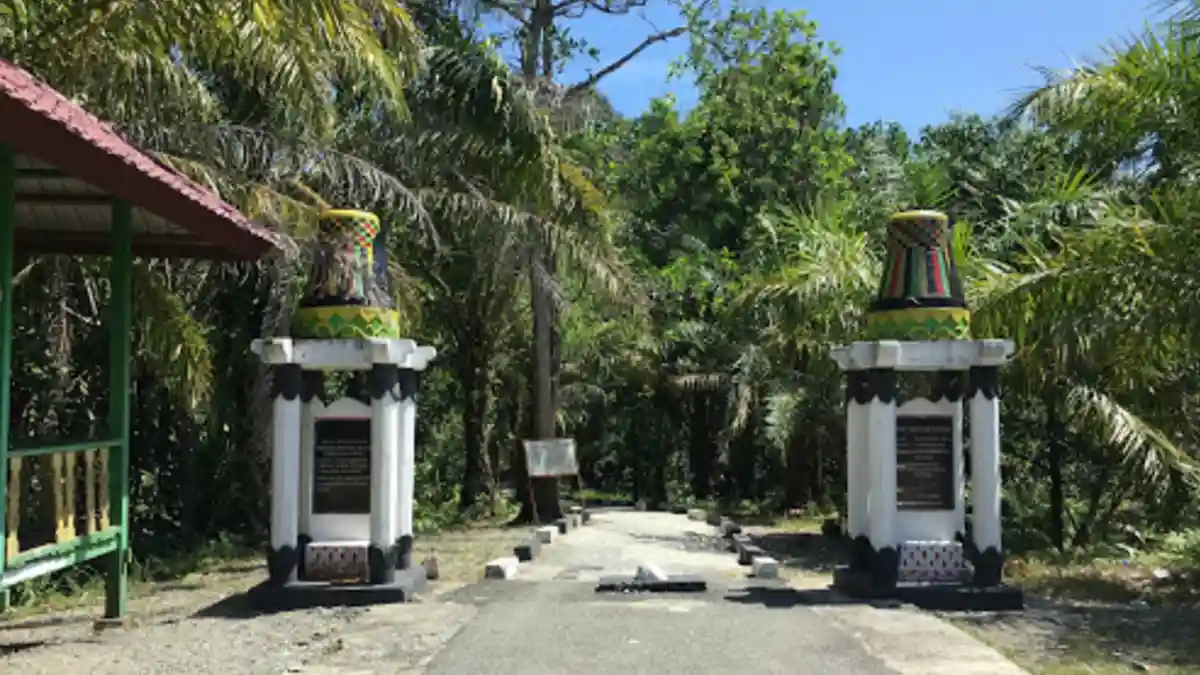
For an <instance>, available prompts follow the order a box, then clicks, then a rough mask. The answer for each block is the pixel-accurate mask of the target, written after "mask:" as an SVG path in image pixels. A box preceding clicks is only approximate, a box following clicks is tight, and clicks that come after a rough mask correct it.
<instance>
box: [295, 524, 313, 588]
mask: <svg viewBox="0 0 1200 675" xmlns="http://www.w3.org/2000/svg"><path fill="white" fill-rule="evenodd" d="M311 543H312V537H310V536H308V535H307V534H302V535H300V536H299V537H297V538H296V575H297V577H298V578H300V579H303V578H304V575H305V570H304V557H305V556H304V553H305V550H306V549H307V548H308V545H309V544H311Z"/></svg>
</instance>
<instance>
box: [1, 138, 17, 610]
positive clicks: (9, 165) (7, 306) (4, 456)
mask: <svg viewBox="0 0 1200 675" xmlns="http://www.w3.org/2000/svg"><path fill="white" fill-rule="evenodd" d="M16 205H17V167H16V153H14V152H13V149H12V148H10V147H9V146H7V145H5V144H3V143H0V534H6V533H7V529H6V528H7V523H8V519H7V517H6V516H7V514H6V513H5V509H6V507H7V506H8V416H9V412H10V410H9V408H10V405H9V401H10V399H9V394H10V390H11V387H12V321H13V303H12V294H13V249H14V248H16V242H15V241H14V239H15V236H14V234H15V230H16V228H17V223H16V220H17V217H16V216H17V212H16ZM3 548H4V538H3V537H0V575H3V574H4V562H5V561H4V557H5V552H4V551H3ZM7 609H8V590H4V591H0V612H3V611H6V610H7Z"/></svg>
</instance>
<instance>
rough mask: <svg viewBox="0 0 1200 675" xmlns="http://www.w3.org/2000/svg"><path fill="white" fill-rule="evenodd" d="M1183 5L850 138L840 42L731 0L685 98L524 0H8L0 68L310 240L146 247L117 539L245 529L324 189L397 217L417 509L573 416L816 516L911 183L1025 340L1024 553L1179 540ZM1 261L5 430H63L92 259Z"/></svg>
mask: <svg viewBox="0 0 1200 675" xmlns="http://www.w3.org/2000/svg"><path fill="white" fill-rule="evenodd" d="M1176 4H1177V5H1178V7H1177V9H1178V10H1179V13H1178V15H1177V16H1176V17H1175V18H1174V19H1173V20H1172V21H1171V22H1169V23H1168V24H1166V25H1164V26H1162V27H1160V28H1158V29H1156V30H1155V31H1154V32H1153V33H1150V34H1147V35H1145V36H1144V37H1142V38H1141V39H1139V40H1137V41H1134V42H1131V43H1129V44H1127V45H1125V46H1124V47H1122V48H1120V49H1117V50H1114V51H1113V52H1111V53H1110V54H1109V55H1108V57H1107V58H1106V59H1105V60H1104V61H1102V62H1099V63H1096V64H1094V65H1092V66H1089V67H1086V68H1081V69H1079V70H1076V71H1073V72H1069V73H1062V74H1048V75H1047V83H1046V86H1045V87H1044V88H1042V89H1040V90H1038V91H1036V92H1034V93H1032V94H1030V95H1029V96H1028V97H1027V98H1025V99H1023V100H1020V101H1016V102H1014V105H1013V108H1012V111H1011V113H1010V114H1008V115H1005V116H1001V117H997V118H982V117H979V116H975V115H962V116H955V117H953V118H952V119H949V120H947V121H946V122H944V123H942V124H938V125H933V126H930V127H927V128H925V129H923V130H922V131H921V134H920V137H919V138H911V137H909V136H908V135H907V134H906V133H905V131H904V130H903V129H901V128H899V127H898V126H896V125H894V124H889V123H886V122H880V123H876V124H871V125H866V126H863V127H860V128H847V127H846V125H845V124H844V123H843V112H844V104H843V102H842V101H841V99H840V98H839V96H838V95H837V94H836V93H835V91H834V82H835V79H836V69H835V64H836V49H835V47H834V46H833V45H831V44H829V43H827V42H824V41H822V40H821V38H820V37H819V34H818V27H817V26H816V25H815V24H814V23H812V22H811V21H809V20H807V19H806V18H805V17H804V16H803V15H802V14H799V13H787V12H767V11H762V10H757V9H750V8H745V7H734V8H733V9H729V8H724V9H717V8H715V7H713V6H696V7H689V8H686V10H685V18H686V26H684V28H685V29H686V30H678V31H668V32H669V33H670V35H665V34H664V36H665V37H674V36H678V37H675V38H674V39H679V40H688V41H689V44H690V49H688V50H687V51H686V56H685V57H684V58H683V59H682V60H681V62H680V63H678V64H677V69H676V75H677V76H678V77H680V78H685V79H690V80H693V81H694V82H695V84H696V86H697V88H698V91H699V101H698V102H697V104H696V106H695V107H694V108H692V109H691V110H688V111H680V110H678V109H677V108H676V107H675V104H674V102H673V101H672V100H670V99H662V100H656V101H653V102H652V104H651V105H650V108H649V110H648V112H646V113H645V114H643V115H641V116H639V117H636V118H632V119H630V118H623V117H621V116H619V115H617V114H615V113H614V112H613V111H612V109H611V107H610V106H608V105H607V104H606V102H605V101H603V99H602V97H600V96H598V95H596V94H594V93H593V92H592V90H591V85H592V84H594V82H593V81H589V82H586V83H582V84H583V85H584V86H574V87H572V86H563V85H560V84H557V83H555V82H554V81H553V78H554V77H555V75H556V73H558V72H559V71H560V69H559V68H558V65H560V64H561V63H562V61H563V60H565V59H569V58H574V57H576V56H577V55H578V54H579V53H580V52H582V51H585V50H586V49H587V46H586V45H583V44H580V43H578V42H577V41H575V40H573V39H571V38H570V36H569V33H568V32H567V31H566V30H565V29H564V28H563V27H561V26H560V25H559V23H561V21H562V20H563V19H562V17H560V16H557V15H555V14H554V13H553V11H551V9H552V8H551V6H550V5H549V4H548V3H543V2H540V0H539V1H536V2H535V1H534V0H530V1H529V2H528V3H527V4H523V3H505V5H504V6H503V7H504V9H505V11H506V12H507V13H508V16H509V18H511V19H512V22H513V23H512V25H513V26H514V30H513V31H512V33H511V35H507V36H505V37H504V39H502V40H499V41H497V40H490V39H488V38H487V36H485V35H483V34H482V33H480V32H478V29H476V28H472V26H473V25H474V22H473V20H472V18H473V17H472V15H471V14H470V13H469V12H468V11H467V10H468V9H471V10H472V11H483V10H487V9H488V8H489V5H488V4H487V3H475V4H471V5H461V6H460V5H459V4H458V3H456V2H454V0H449V1H448V2H444V3H441V4H439V3H429V4H422V5H419V6H414V7H413V8H412V9H411V10H405V9H402V8H401V6H400V5H397V4H395V3H391V2H384V1H381V0H255V1H254V2H233V1H232V0H158V1H157V2H155V3H153V6H152V8H151V6H150V4H149V3H143V2H98V3H92V2H80V1H78V0H37V1H32V0H26V1H25V2H21V1H20V0H18V1H17V2H12V1H11V0H10V1H9V2H5V3H0V57H2V58H5V59H8V60H11V61H14V62H16V63H18V64H20V65H22V66H23V67H25V68H27V69H29V70H30V71H32V72H34V73H35V74H37V75H39V76H40V77H42V78H44V79H46V80H47V81H49V82H50V83H51V84H52V85H54V86H56V87H58V88H60V89H61V90H63V91H64V92H66V93H68V94H69V95H71V96H73V97H75V98H77V99H79V100H80V101H82V102H84V103H85V104H86V105H87V106H88V107H89V108H90V109H91V110H93V111H94V112H95V113H97V114H98V115H100V116H102V117H105V118H107V119H109V120H111V121H112V122H113V123H114V124H115V125H117V126H118V127H119V128H120V129H122V130H123V131H124V132H125V133H126V134H128V135H129V136H130V137H131V138H132V139H134V140H135V141H136V142H137V143H139V144H140V145H141V146H142V147H144V148H146V149H147V150H149V151H152V152H153V153H154V154H155V155H156V156H157V157H158V158H159V159H160V160H161V161H163V162H165V163H168V164H170V165H172V166H175V167H177V168H178V169H180V170H182V171H184V172H186V173H188V174H190V175H192V176H194V177H196V178H198V179H200V180H202V181H204V182H205V183H207V184H209V185H211V186H212V187H214V189H217V190H219V191H220V192H221V194H222V195H223V196H225V197H226V198H227V199H228V200H230V201H231V202H234V203H236V204H239V205H240V206H241V207H242V208H243V209H244V210H245V211H246V212H247V213H249V214H250V215H252V216H254V217H256V218H260V219H263V220H264V221H266V222H269V223H271V224H272V225H273V226H274V227H275V228H277V229H279V230H280V231H282V232H286V233H288V234H289V235H291V236H292V238H293V240H294V241H295V242H296V243H297V246H296V247H295V248H294V249H293V250H289V251H284V252H282V253H280V254H279V255H278V256H276V257H275V258H274V259H272V260H268V261H264V262H262V263H259V264H255V265H240V266H238V265H226V264H208V263H194V262H168V261H150V260H144V261H141V262H140V263H139V276H138V279H137V284H136V295H137V303H138V316H137V319H138V320H137V330H136V356H137V362H136V369H135V377H136V394H135V402H134V408H133V410H134V434H135V442H134V448H133V463H134V471H135V477H134V481H133V484H134V488H135V492H136V494H135V509H134V513H135V518H136V523H135V528H136V530H135V535H134V536H135V549H136V550H138V551H139V552H142V553H149V554H154V553H158V552H163V551H167V550H178V549H179V548H180V547H181V546H187V545H194V544H197V543H200V542H203V541H206V540H209V539H212V538H214V537H217V536H221V535H237V536H243V537H247V538H249V539H252V540H253V539H254V538H256V537H261V535H262V532H263V531H264V529H265V524H266V522H267V517H266V504H267V488H268V486H269V479H268V476H269V470H268V467H267V464H266V448H265V445H264V442H265V436H264V432H265V427H264V420H265V417H264V414H263V413H264V412H265V411H266V400H265V392H266V388H265V379H264V374H263V372H262V370H261V369H260V368H259V366H258V364H256V363H255V360H254V358H253V357H252V356H251V355H250V353H249V344H250V341H251V340H252V339H253V338H255V337H257V336H260V335H268V334H278V333H280V332H281V331H283V330H285V329H286V326H287V324H288V313H289V311H290V308H291V307H292V305H293V303H294V301H295V299H296V295H297V290H298V288H299V284H298V283H297V279H296V271H297V270H299V269H301V266H300V263H299V259H300V258H302V257H303V254H304V250H305V246H304V244H305V242H306V241H307V239H308V235H309V234H310V233H311V226H312V224H313V222H314V221H315V214H316V213H317V211H318V210H319V209H320V208H322V207H323V206H325V205H333V206H338V207H357V208H363V209H370V210H373V211H375V212H377V213H379V214H380V215H381V216H382V217H383V218H384V219H385V220H386V221H387V222H388V223H389V226H390V234H389V237H388V247H389V249H388V257H389V260H390V262H391V265H392V268H393V272H394V285H395V292H396V295H397V302H398V303H399V306H400V307H402V308H403V311H404V319H405V322H406V328H407V330H408V331H409V332H410V334H411V335H412V336H414V337H416V338H418V339H419V340H421V341H422V342H425V343H431V344H433V345H435V346H437V347H438V349H439V351H440V356H439V357H438V360H437V362H436V364H435V367H434V368H433V369H432V370H431V371H430V372H429V373H428V374H427V375H426V377H425V378H424V380H423V383H422V394H421V412H420V429H419V432H418V434H419V435H418V443H419V454H420V456H419V469H418V471H419V474H418V476H417V489H418V519H419V523H418V525H419V527H421V528H424V529H431V528H437V527H443V526H446V525H449V524H452V523H454V522H457V521H459V520H460V519H462V518H464V517H475V516H479V515H482V514H484V513H486V512H487V511H489V510H495V509H496V508H497V505H498V503H499V502H500V501H501V495H502V494H503V490H504V488H506V487H508V486H511V485H515V486H516V487H518V488H520V487H521V485H523V481H522V480H520V470H521V467H520V464H519V463H514V462H513V461H512V458H513V457H514V456H516V455H515V453H516V452H518V449H519V447H520V445H519V439H521V438H526V437H530V436H536V437H542V436H548V435H551V433H553V431H554V428H553V427H554V426H555V424H556V426H557V431H558V433H561V434H563V435H570V436H573V437H575V438H576V439H578V442H579V447H580V451H581V459H582V462H583V472H584V473H583V480H584V482H585V483H586V484H587V485H588V486H589V487H591V488H593V489H595V490H600V491H604V492H608V493H620V494H623V495H627V496H628V497H630V498H641V499H646V500H649V501H652V502H662V503H667V502H670V503H683V502H710V501H712V502H720V503H723V504H726V505H728V506H731V507H737V508H754V509H760V510H764V511H771V512H782V511H783V510H784V509H785V508H808V509H811V510H814V511H821V512H824V511H828V510H830V509H833V508H836V504H837V503H838V502H839V500H840V498H841V493H842V490H843V486H844V482H845V481H844V453H843V447H844V446H843V434H844V421H843V411H842V397H843V393H842V392H843V384H842V381H841V378H840V377H839V374H838V372H837V369H836V366H835V364H834V363H833V362H832V360H830V358H829V355H828V354H829V348H830V346H831V345H834V344H838V343H841V342H844V341H846V340H850V339H853V338H854V337H855V336H856V334H857V333H858V331H859V330H860V328H861V324H862V316H863V310H864V307H865V306H866V304H867V303H868V302H869V300H870V298H871V296H872V294H873V292H874V290H875V284H876V283H877V280H878V269H877V268H878V264H879V262H878V256H879V242H880V232H881V228H882V226H883V224H884V223H885V222H886V217H887V214H888V213H889V212H891V211H892V210H894V209H897V208H901V207H906V206H923V207H938V208H943V209H945V210H947V211H950V212H951V213H953V214H954V216H955V217H956V219H957V221H958V223H959V225H958V229H959V231H960V232H961V233H962V234H963V235H969V236H963V237H960V241H959V244H960V246H959V248H960V251H959V253H960V256H961V258H962V268H963V269H964V274H965V277H966V280H967V282H968V283H967V286H968V293H969V300H970V302H971V305H972V308H973V310H974V327H973V330H974V331H975V333H976V334H977V335H979V336H996V337H1008V338H1012V339H1014V340H1015V341H1016V342H1017V344H1018V347H1019V353H1018V356H1017V358H1016V360H1015V362H1014V363H1013V364H1012V365H1011V366H1010V367H1008V368H1007V370H1006V371H1005V373H1004V382H1003V384H1004V387H1005V391H1006V398H1005V402H1004V425H1005V427H1004V429H1005V444H1004V452H1005V455H1004V471H1005V475H1006V484H1005V497H1006V509H1005V517H1006V527H1007V530H1006V532H1007V537H1008V541H1009V543H1010V546H1012V547H1014V548H1016V549H1018V550H1039V549H1059V550H1063V551H1068V550H1089V549H1090V548H1092V547H1095V546H1099V545H1112V544H1125V545H1132V546H1141V545H1144V544H1146V543H1147V542H1148V541H1154V540H1162V539H1164V538H1169V539H1170V540H1171V541H1173V542H1175V543H1176V545H1177V547H1179V548H1180V550H1186V549H1187V547H1188V546H1191V550H1192V551H1197V550H1200V538H1198V537H1195V536H1190V535H1188V534H1187V532H1189V531H1191V530H1190V529H1189V528H1192V527H1194V526H1196V525H1197V523H1200V507H1198V504H1200V501H1198V500H1197V499H1196V496H1197V495H1196V482H1195V478H1196V476H1197V474H1196V469H1197V460H1198V458H1200V451H1198V450H1197V448H1198V442H1200V440H1198V437H1197V434H1198V432H1200V395H1198V394H1197V391H1198V389H1200V370H1198V369H1197V367H1196V365H1195V364H1196V363H1197V356H1198V355H1200V323H1197V321H1198V319H1197V317H1200V269H1198V268H1197V266H1196V264H1195V260H1197V259H1198V258H1200V234H1197V229H1196V228H1194V227H1192V223H1191V218H1192V217H1194V214H1195V213H1196V212H1197V207H1200V181H1198V180H1197V175H1198V174H1197V171H1200V131H1197V129H1196V125H1195V119H1196V118H1197V115H1198V114H1200V84H1197V83H1200V45H1198V44H1197V41H1196V36H1197V32H1196V31H1197V27H1200V9H1195V8H1194V7H1200V5H1195V6H1194V5H1193V4H1192V3H1190V2H1180V3H1176ZM564 6H565V5H564ZM583 8H584V6H583V5H580V9H581V11H582V9H583ZM547 12H549V13H547ZM502 53H510V54H511V53H515V54H517V56H518V58H517V59H516V65H512V64H509V63H507V62H506V61H505V60H504V58H502V56H501V54H502ZM18 270H19V275H18V278H17V287H16V288H17V291H16V292H17V298H16V307H17V312H18V314H17V317H16V319H15V322H14V323H15V325H16V326H17V327H18V331H17V335H16V339H17V344H16V350H17V353H18V354H20V355H21V358H20V359H19V360H17V361H16V362H15V363H16V366H15V367H16V368H17V370H16V372H15V373H14V397H13V406H14V407H13V414H14V427H13V430H14V435H16V436H18V437H31V436H48V435H61V436H77V435H81V434H84V433H86V432H88V431H90V430H91V425H92V424H93V422H94V417H93V415H92V413H93V412H98V411H100V410H103V406H104V404H105V402H104V401H103V400H102V397H98V396H97V394H96V392H95V391H94V389H93V386H92V383H94V382H97V381H104V380H103V373H102V370H103V368H104V356H103V355H104V354H106V353H107V351H106V350H105V349H104V348H103V343H104V341H105V340H106V337H105V332H104V330H103V328H104V321H105V316H104V314H103V311H102V306H103V297H104V295H105V294H106V292H107V291H106V289H105V284H104V282H103V278H104V269H103V263H102V262H99V261H94V260H88V259H75V258H65V257H63V258H58V257H42V258H24V259H21V260H19V261H18ZM535 328H537V330H536V331H535V330H534V329H535ZM552 329H553V330H552ZM551 400H553V402H554V405H548V404H549V403H550V401H551ZM555 411H557V412H555ZM547 424H549V425H550V428H551V430H550V431H549V432H548V431H547ZM545 489H546V490H547V491H548V494H552V492H553V488H552V487H546V488H545ZM538 501H539V503H544V500H543V499H539V500H538ZM526 515H528V514H526Z"/></svg>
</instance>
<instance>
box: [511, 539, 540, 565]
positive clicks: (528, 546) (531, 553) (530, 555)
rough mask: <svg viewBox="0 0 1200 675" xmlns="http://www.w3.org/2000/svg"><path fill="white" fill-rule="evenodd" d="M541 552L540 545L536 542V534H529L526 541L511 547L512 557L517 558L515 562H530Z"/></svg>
mask: <svg viewBox="0 0 1200 675" xmlns="http://www.w3.org/2000/svg"><path fill="white" fill-rule="evenodd" d="M541 551H542V543H541V542H540V541H538V538H537V535H536V534H531V535H530V536H529V539H528V540H527V541H525V542H524V543H521V544H517V545H516V546H514V547H513V555H515V556H516V557H517V562H530V561H532V560H533V559H534V558H536V557H537V555H538V553H541Z"/></svg>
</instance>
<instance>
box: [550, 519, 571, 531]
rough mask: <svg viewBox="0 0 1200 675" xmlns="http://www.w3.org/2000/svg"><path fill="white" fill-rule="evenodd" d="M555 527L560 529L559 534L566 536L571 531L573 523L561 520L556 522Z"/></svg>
mask: <svg viewBox="0 0 1200 675" xmlns="http://www.w3.org/2000/svg"><path fill="white" fill-rule="evenodd" d="M554 526H555V527H557V528H558V533H559V534H566V533H568V532H570V531H571V521H569V520H567V519H566V518H559V519H558V520H556V521H554Z"/></svg>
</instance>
